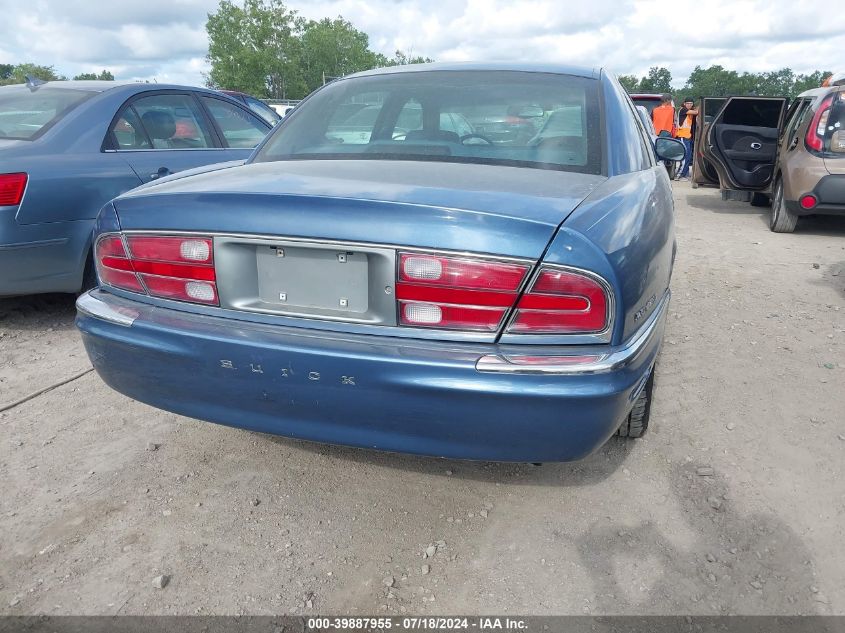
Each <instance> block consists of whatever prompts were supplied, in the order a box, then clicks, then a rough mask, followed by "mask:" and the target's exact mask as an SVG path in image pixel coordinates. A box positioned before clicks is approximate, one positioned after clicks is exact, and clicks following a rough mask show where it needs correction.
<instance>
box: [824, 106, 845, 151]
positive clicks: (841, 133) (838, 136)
mask: <svg viewBox="0 0 845 633" xmlns="http://www.w3.org/2000/svg"><path fill="white" fill-rule="evenodd" d="M824 142H825V148H824V149H825V151H826V152H832V153H833V154H836V155H837V156H845V92H840V93H838V94H836V95H834V97H833V109H832V110H831V112H830V116H829V117H828V120H827V125H826V126H825V139H824Z"/></svg>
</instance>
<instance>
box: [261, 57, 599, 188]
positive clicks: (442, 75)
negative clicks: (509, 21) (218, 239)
mask: <svg viewBox="0 0 845 633" xmlns="http://www.w3.org/2000/svg"><path fill="white" fill-rule="evenodd" d="M597 84H598V82H597V81H596V80H594V79H588V78H584V77H574V76H570V75H557V74H547V73H531V72H511V71H418V72H405V73H391V74H386V75H376V76H370V77H356V78H352V79H345V80H341V81H338V82H335V83H334V84H330V85H328V86H326V87H325V88H323V89H322V90H320V92H318V93H317V94H315V95H314V96H313V97H311V98H310V99H308V101H306V102H305V103H303V104H302V106H301V107H299V108H297V110H296V112H295V113H294V114H293V115H292V116H291V118H290V119H289V120H288V121H287V122H286V123H285V124H284V125H282V126H280V127H279V128H278V129H277V130H276V132H275V133H273V134H272V136H271V137H270V139H269V140H268V141H267V143H266V144H265V145H264V146H263V147H262V148H261V150H260V151H259V153H258V154H257V156H256V157H255V161H257V162H265V161H277V160H296V159H332V160H337V159H385V158H387V159H392V160H416V161H441V162H469V163H482V164H495V165H512V166H519V167H533V168H540V169H558V170H563V171H577V172H583V173H590V174H598V173H600V170H601V163H602V160H601V159H602V157H601V151H602V140H601V132H600V126H599V106H598V88H597Z"/></svg>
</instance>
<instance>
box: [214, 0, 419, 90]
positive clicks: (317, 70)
mask: <svg viewBox="0 0 845 633" xmlns="http://www.w3.org/2000/svg"><path fill="white" fill-rule="evenodd" d="M205 28H206V32H207V33H208V56H207V59H208V62H209V64H210V65H211V71H210V72H209V73H208V74H207V75H206V84H207V85H208V86H210V87H213V88H227V89H230V90H240V91H243V92H248V93H251V94H255V95H257V96H259V97H272V98H277V99H279V98H281V99H298V98H301V97H304V96H305V95H307V94H308V93H309V92H311V91H312V90H314V89H315V88H318V87H320V86H321V85H323V83H324V80H327V79H329V78H334V77H341V76H343V75H348V74H349V73H354V72H358V71H361V70H368V69H370V68H377V67H380V66H393V65H398V64H418V63H422V62H430V61H432V60H430V59H428V58H426V57H420V56H412V55H406V54H405V53H403V52H402V51H396V54H395V56H394V57H393V58H387V57H386V56H385V55H382V54H381V53H375V52H373V51H372V50H370V38H369V37H368V36H367V34H366V33H364V32H362V31H359V30H358V29H356V28H355V27H354V26H353V25H352V24H351V23H350V22H349V21H347V20H344V19H343V17H341V16H338V17H337V18H335V19H330V18H324V19H322V20H305V19H304V18H302V17H300V16H299V15H298V14H297V12H296V11H293V10H289V9H288V8H287V7H286V6H285V4H284V2H283V0H244V2H243V6H241V5H240V4H235V2H233V1H232V0H220V4H219V6H218V7H217V11H216V12H214V13H209V14H208V22H207V23H206V27H205Z"/></svg>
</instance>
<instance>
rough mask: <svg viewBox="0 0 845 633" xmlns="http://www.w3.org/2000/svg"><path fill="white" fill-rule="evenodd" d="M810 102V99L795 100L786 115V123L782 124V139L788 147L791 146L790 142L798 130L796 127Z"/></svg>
mask: <svg viewBox="0 0 845 633" xmlns="http://www.w3.org/2000/svg"><path fill="white" fill-rule="evenodd" d="M810 101H811V100H810V99H796V100H795V102H794V103H793V104H792V106H790V108H789V110H788V111H787V113H786V123H785V124H784V129H783V138H784V140H785V141H786V142H787V145H788V146H789V145H791V144H792V141H793V139H794V137H795V133H796V131H797V130H798V126H799V125H800V123H801V121H802V120H803V118H804V113H805V112H806V111H807V108H808V107H809V105H810Z"/></svg>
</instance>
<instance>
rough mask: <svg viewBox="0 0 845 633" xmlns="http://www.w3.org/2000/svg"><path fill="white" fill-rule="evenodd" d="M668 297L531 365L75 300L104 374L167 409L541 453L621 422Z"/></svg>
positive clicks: (410, 444) (424, 444)
mask: <svg viewBox="0 0 845 633" xmlns="http://www.w3.org/2000/svg"><path fill="white" fill-rule="evenodd" d="M667 304H668V293H667V295H666V297H664V299H663V301H662V302H661V304H660V306H659V307H658V309H657V310H655V312H654V315H653V316H652V318H651V319H650V320H649V321H648V322H647V323H646V324H645V325H644V326H643V328H642V329H641V330H640V332H639V333H638V336H635V337H634V338H633V339H632V341H631V342H630V343H629V345H627V346H625V347H622V348H616V349H614V348H609V347H606V346H605V347H602V350H603V352H602V354H600V357H599V358H598V359H596V358H595V356H596V352H595V351H594V350H595V349H596V348H595V347H593V348H581V350H580V352H579V351H578V350H571V351H570V350H565V352H566V353H567V354H570V353H571V354H579V353H580V354H581V355H585V354H590V355H592V356H593V359H592V360H589V359H588V360H587V361H585V362H584V363H583V370H584V371H580V372H579V371H574V370H573V365H572V364H571V363H565V362H561V354H562V353H563V352H562V348H561V347H556V348H553V347H542V348H539V349H533V350H531V354H532V357H536V356H542V355H550V356H553V355H556V357H555V358H554V359H553V360H550V362H549V363H548V364H546V365H545V366H544V365H533V366H532V371H533V372H536V373H528V372H525V371H522V370H520V369H519V368H514V366H513V363H512V362H509V361H508V360H507V359H508V358H510V359H514V358H515V357H514V355H513V354H514V352H515V349H514V348H513V346H511V347H510V348H507V347H505V346H497V345H487V344H476V343H471V344H467V343H448V342H439V341H423V340H416V339H414V340H410V339H396V338H388V337H383V338H382V337H374V336H361V335H348V334H336V333H327V332H317V331H309V330H304V329H301V328H289V327H281V326H269V325H263V324H256V323H251V322H246V321H238V320H233V319H231V318H221V317H209V316H204V315H196V314H192V313H187V312H183V311H180V310H174V309H169V308H161V307H157V306H151V305H148V304H144V303H139V302H135V301H130V300H127V299H123V298H120V297H116V296H114V295H111V294H109V293H105V292H102V291H99V290H95V291H92V292H91V293H88V294H85V295H83V296H82V297H80V299H79V301H78V302H77V308H78V316H77V325H78V327H79V329H80V330H81V332H82V338H83V341H84V344H85V348H86V350H87V352H88V355H89V357H90V358H91V361H92V363H93V364H94V367H95V368H96V370H97V372H98V373H99V374H100V376H101V377H102V379H103V380H104V381H105V382H106V383H107V384H108V385H110V386H111V387H112V388H114V389H116V390H117V391H119V392H121V393H123V394H125V395H127V396H129V397H132V398H135V399H137V400H140V401H142V402H146V403H148V404H150V405H153V406H155V407H159V408H161V409H165V410H168V411H172V412H174V413H179V414H182V415H186V416H189V417H194V418H199V419H203V420H208V421H211V422H217V423H220V424H226V425H229V426H235V427H241V428H246V429H251V430H255V431H262V432H266V433H273V434H278V435H284V436H288V437H295V438H300V439H306V440H314V441H318V442H327V443H332V444H343V445H350V446H358V447H367V448H376V449H381V450H389V451H397V452H406V453H414V454H421V455H432V456H439V457H450V458H459V459H481V460H492V461H522V462H543V461H569V460H575V459H579V458H582V457H584V456H586V455H588V454H589V453H590V452H592V451H593V450H595V449H596V448H598V447H599V446H601V445H602V444H603V443H604V442H605V441H606V440H607V439H608V438H609V437H610V436H611V435H612V434H613V433H614V432H615V431H616V428H617V427H618V426H619V424H620V422H621V421H622V420H623V419H624V417H625V416H626V415H627V414H628V412H629V411H630V408H631V405H632V402H633V399H634V398H635V397H636V395H637V393H638V390H639V389H640V388H641V387H642V385H643V384H644V383H645V379H646V378H647V377H648V375H649V373H650V371H651V369H652V367H653V365H654V362H655V360H656V358H657V354H658V352H659V349H660V342H661V339H662V332H663V324H664V320H665V312H666V306H667ZM523 347H524V346H523ZM523 351H524V350H523ZM482 358H487V359H488V361H489V359H492V358H498V359H500V360H501V361H502V362H501V363H499V364H502V367H501V368H500V369H501V370H500V369H497V368H493V367H491V366H490V365H489V364H487V365H485V363H483V362H480V361H481V359H482ZM609 359H612V362H611V360H609ZM596 363H600V366H598V365H597V364H596ZM493 364H497V363H496V362H494V363H493ZM538 367H539V368H541V370H540V371H538ZM556 368H557V369H556Z"/></svg>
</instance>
